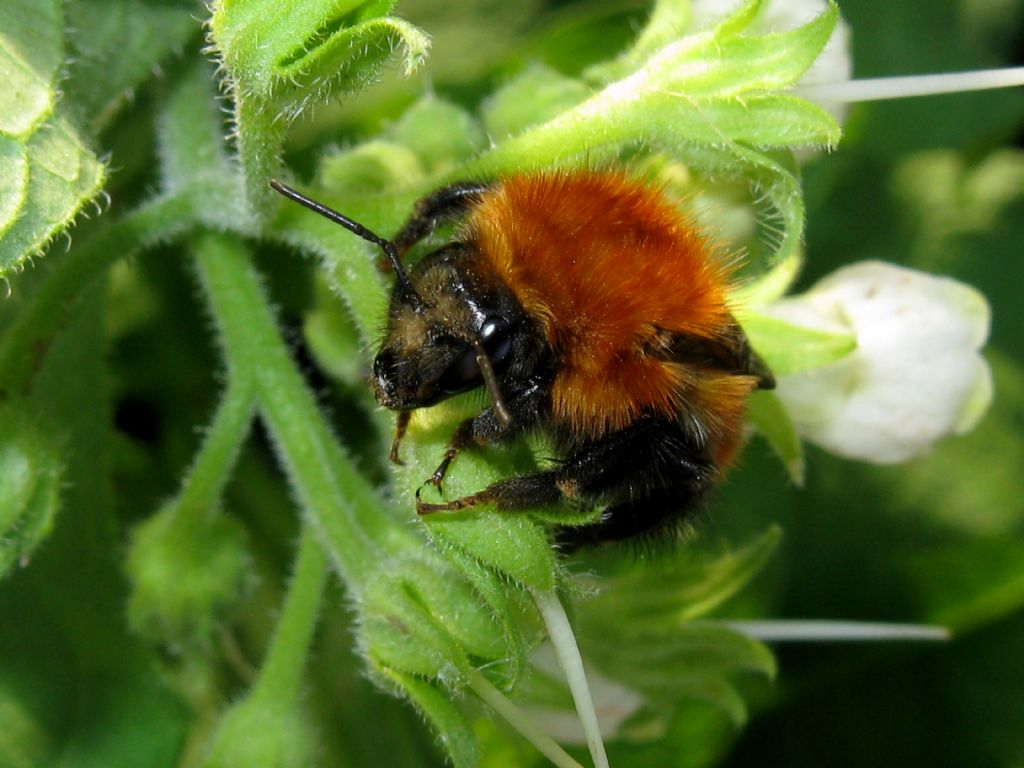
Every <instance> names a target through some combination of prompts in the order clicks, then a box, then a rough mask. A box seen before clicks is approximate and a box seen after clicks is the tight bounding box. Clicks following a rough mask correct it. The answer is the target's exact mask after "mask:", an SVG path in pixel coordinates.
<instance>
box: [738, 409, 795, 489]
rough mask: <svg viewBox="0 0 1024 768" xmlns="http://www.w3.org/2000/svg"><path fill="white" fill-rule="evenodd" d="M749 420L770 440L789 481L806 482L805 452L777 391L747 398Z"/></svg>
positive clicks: (769, 442)
mask: <svg viewBox="0 0 1024 768" xmlns="http://www.w3.org/2000/svg"><path fill="white" fill-rule="evenodd" d="M747 421H748V422H750V423H751V424H753V425H754V427H755V428H756V429H757V431H758V432H759V433H760V434H761V435H762V436H763V437H764V439H765V440H767V441H768V444H769V445H770V446H771V447H772V450H773V451H775V455H776V456H778V457H779V459H781V460H782V464H783V466H784V467H785V468H786V471H787V472H788V473H789V478H790V480H792V481H793V483H795V484H796V485H797V486H803V484H804V452H803V445H802V443H801V442H800V436H799V435H798V434H797V432H796V426H795V425H794V424H793V419H791V418H790V416H789V413H788V412H787V411H786V409H785V407H784V406H783V405H782V401H781V400H779V398H778V396H777V395H776V394H775V393H774V392H763V391H762V392H755V393H754V394H753V395H751V396H750V399H749V400H747Z"/></svg>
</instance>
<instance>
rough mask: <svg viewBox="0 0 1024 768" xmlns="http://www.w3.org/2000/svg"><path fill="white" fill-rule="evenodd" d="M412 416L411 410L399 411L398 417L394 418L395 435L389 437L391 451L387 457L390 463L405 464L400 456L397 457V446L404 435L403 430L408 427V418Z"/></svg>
mask: <svg viewBox="0 0 1024 768" xmlns="http://www.w3.org/2000/svg"><path fill="white" fill-rule="evenodd" d="M411 418H412V411H399V412H398V418H396V419H395V436H394V437H393V438H391V453H390V454H389V456H388V458H389V459H391V463H392V464H397V465H399V466H402V465H403V464H405V462H404V461H402V460H401V459H400V458H398V446H399V445H401V443H402V438H403V437H405V432H406V430H407V429H409V420H410V419H411Z"/></svg>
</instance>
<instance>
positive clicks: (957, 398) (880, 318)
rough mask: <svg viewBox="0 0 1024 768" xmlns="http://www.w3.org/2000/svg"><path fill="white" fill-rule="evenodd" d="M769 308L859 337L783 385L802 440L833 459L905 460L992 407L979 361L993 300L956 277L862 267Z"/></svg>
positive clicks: (866, 264) (803, 323) (785, 316)
mask: <svg viewBox="0 0 1024 768" xmlns="http://www.w3.org/2000/svg"><path fill="white" fill-rule="evenodd" d="M765 311H766V312H767V313H769V314H772V315H774V316H776V317H779V318H781V319H783V320H786V321H788V322H790V323H793V324H795V325H801V326H805V327H809V328H813V329H817V330H823V331H831V332H839V333H852V334H853V335H854V336H855V338H856V340H857V348H856V349H855V350H854V351H853V352H852V353H850V354H849V355H847V356H846V357H844V358H842V359H841V360H839V361H837V362H835V363H832V364H830V365H826V366H823V367H821V368H816V369H814V370H811V371H807V372H804V373H799V374H796V375H793V376H786V377H783V378H782V379H781V380H780V381H779V383H778V395H779V397H780V398H781V400H782V402H783V404H784V405H785V406H786V409H787V411H789V414H790V416H791V418H792V419H793V422H794V424H795V425H796V428H797V430H798V431H799V432H800V434H801V435H802V436H803V437H805V438H806V439H808V440H810V441H811V442H813V443H817V444H818V445H820V446H822V447H823V448H825V449H826V450H829V451H831V452H832V453H835V454H838V455H840V456H844V457H847V458H852V459H860V460H862V461H869V462H873V463H876V464H894V463H898V462H902V461H907V460H909V459H912V458H914V457H916V456H920V455H922V454H924V453H926V452H927V451H928V450H929V449H930V448H931V446H932V445H933V444H934V443H935V442H936V441H937V440H939V439H941V438H943V437H945V436H946V435H950V434H961V433H963V432H966V431H968V430H970V429H971V428H972V427H973V426H974V424H975V423H976V422H977V421H978V419H979V418H981V416H982V414H984V412H985V410H986V408H987V407H988V404H989V402H990V401H991V398H992V382H991V375H990V372H989V367H988V364H987V363H986V362H985V360H984V359H983V358H982V357H981V355H980V354H979V350H980V349H981V347H982V346H984V344H985V341H986V339H987V338H988V330H989V307H988V303H987V302H986V301H985V298H984V296H982V295H981V294H980V293H979V292H978V291H976V290H975V289H974V288H971V287H970V286H967V285H964V284H963V283H959V282H957V281H956V280H953V279H950V278H947V277H937V276H934V275H929V274H926V273H924V272H918V271H915V270H912V269H906V268H904V267H898V266H895V265H892V264H885V263H882V262H877V261H868V262H861V263H858V264H853V265H850V266H848V267H844V268H842V269H840V270H838V271H836V272H834V273H833V274H831V275H830V276H828V277H826V278H825V279H824V280H822V281H821V282H819V283H818V284H816V285H815V286H814V287H813V288H811V289H810V290H809V291H808V292H807V293H805V294H803V295H801V296H795V297H792V298H788V299H784V300H782V301H780V302H777V303H776V304H774V305H771V306H770V307H767V308H765Z"/></svg>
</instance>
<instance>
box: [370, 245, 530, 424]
mask: <svg viewBox="0 0 1024 768" xmlns="http://www.w3.org/2000/svg"><path fill="white" fill-rule="evenodd" d="M409 285H410V288H411V291H412V293H411V294H410V292H409V291H407V290H406V289H404V288H403V287H402V285H401V283H396V285H395V292H394V294H393V295H392V298H391V308H390V312H389V316H388V326H387V333H386V335H385V339H384V343H383V345H382V347H381V350H380V352H379V353H378V354H377V357H376V359H375V360H374V364H373V390H374V394H375V396H376V398H377V402H379V403H380V404H381V405H383V406H384V407H385V408H391V409H394V410H412V409H415V408H423V407H426V406H429V405H433V404H435V403H437V402H440V401H441V400H444V399H445V398H448V397H450V396H452V395H456V394H459V393H460V392H465V391H467V390H470V389H475V388H476V387H479V386H481V385H484V386H486V387H487V390H488V392H489V393H490V396H491V401H492V404H493V405H494V408H495V412H496V413H498V414H499V418H502V416H501V413H502V412H503V411H504V404H503V403H502V398H501V394H500V387H499V381H498V377H500V376H501V374H502V373H503V372H504V370H505V369H506V368H507V366H508V365H509V363H510V361H511V359H512V357H513V351H514V347H515V340H516V335H517V333H518V332H519V330H520V329H521V326H522V313H521V310H519V309H518V305H517V304H516V302H515V301H514V300H512V299H511V298H510V296H509V295H508V292H507V290H505V289H504V288H503V287H502V286H500V285H495V284H494V283H493V281H489V280H488V279H487V277H486V275H485V274H483V273H482V272H481V270H480V269H479V259H478V255H477V254H476V252H475V251H474V249H473V247H472V246H470V245H467V244H463V243H453V244H451V245H447V246H445V247H443V248H441V249H439V250H437V251H434V252H433V253H431V254H429V255H428V256H426V257H425V258H424V259H423V260H422V261H420V262H419V263H418V264H417V265H416V266H415V267H414V268H413V269H412V270H411V272H410V275H409ZM411 296H415V297H416V298H415V299H411Z"/></svg>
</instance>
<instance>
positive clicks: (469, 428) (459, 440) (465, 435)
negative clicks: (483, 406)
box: [417, 416, 479, 499]
mask: <svg viewBox="0 0 1024 768" xmlns="http://www.w3.org/2000/svg"><path fill="white" fill-rule="evenodd" d="M478 418H479V416H477V417H476V418H472V419H466V420H465V421H463V422H462V423H461V424H459V426H458V427H456V429H455V432H454V433H453V434H452V437H451V439H450V440H449V441H448V447H447V448H446V449H445V452H444V457H443V458H442V459H441V463H440V464H438V465H437V469H435V470H434V474H432V475H431V476H430V477H429V478H428V479H427V483H428V484H430V485H433V486H434V487H435V488H437V490H438V491H441V490H442V487H441V486H442V484H443V483H444V476H445V475H446V474H448V467H449V466H451V463H452V461H454V460H455V457H456V456H458V455H459V453H460V452H461V451H463V450H464V449H466V448H468V447H469V446H471V445H472V444H473V443H474V442H475V440H474V424H475V422H476V419H478ZM418 498H419V496H418V494H417V499H418Z"/></svg>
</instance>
